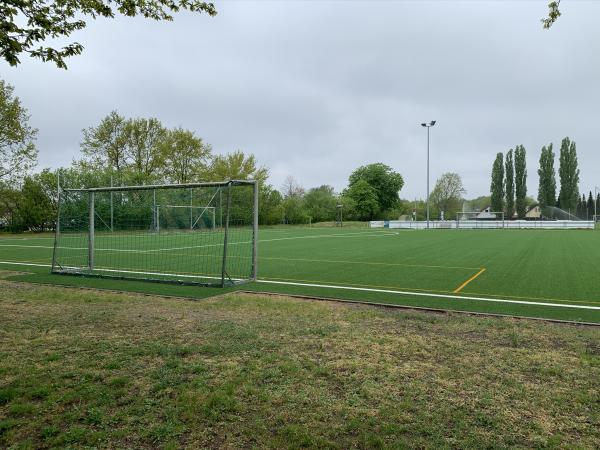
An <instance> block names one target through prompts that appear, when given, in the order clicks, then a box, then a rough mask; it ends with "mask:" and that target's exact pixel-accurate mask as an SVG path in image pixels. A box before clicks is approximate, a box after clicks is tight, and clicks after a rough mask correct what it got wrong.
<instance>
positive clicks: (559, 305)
mask: <svg viewBox="0 0 600 450" xmlns="http://www.w3.org/2000/svg"><path fill="white" fill-rule="evenodd" d="M256 282H257V283H263V284H280V285H289V286H301V287H316V288H325V289H341V290H348V291H361V292H378V293H382V294H398V295H414V296H418V297H434V298H450V299H455V300H473V301H482V302H495V303H515V304H520V305H533V306H549V307H556V308H575V309H589V310H594V311H596V310H597V311H600V306H587V305H569V304H564V303H543V302H526V301H522V300H505V299H497V298H484V297H471V296H464V295H450V294H430V293H426V292H408V291H396V290H389V289H371V288H361V287H351V286H334V285H327V284H313V283H293V282H289V281H270V280H256Z"/></svg>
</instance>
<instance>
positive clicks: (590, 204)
mask: <svg viewBox="0 0 600 450" xmlns="http://www.w3.org/2000/svg"><path fill="white" fill-rule="evenodd" d="M593 214H594V197H593V196H592V191H590V195H588V199H587V219H588V220H589V218H590V216H592V215H593Z"/></svg>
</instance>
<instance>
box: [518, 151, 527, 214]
mask: <svg viewBox="0 0 600 450" xmlns="http://www.w3.org/2000/svg"><path fill="white" fill-rule="evenodd" d="M525 155H526V152H525V147H523V146H522V145H517V147H516V148H515V200H516V201H515V206H516V210H517V216H518V217H519V219H524V218H525V213H527V200H526V199H525V198H526V196H527V164H526V162H525Z"/></svg>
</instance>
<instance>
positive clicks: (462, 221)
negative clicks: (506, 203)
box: [456, 211, 505, 229]
mask: <svg viewBox="0 0 600 450" xmlns="http://www.w3.org/2000/svg"><path fill="white" fill-rule="evenodd" d="M504 227H505V221H504V212H502V211H499V212H498V211H479V212H459V213H457V216H456V228H468V229H473V228H504Z"/></svg>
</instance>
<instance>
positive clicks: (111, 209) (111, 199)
mask: <svg viewBox="0 0 600 450" xmlns="http://www.w3.org/2000/svg"><path fill="white" fill-rule="evenodd" d="M110 187H113V177H112V175H111V176H110ZM110 231H111V233H112V232H113V231H114V213H113V191H110Z"/></svg>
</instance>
